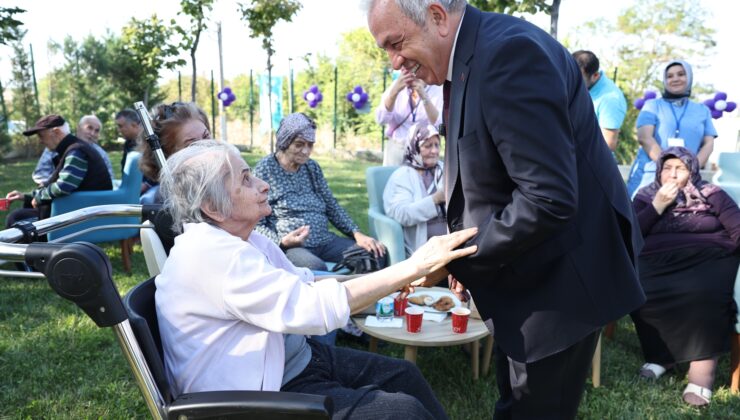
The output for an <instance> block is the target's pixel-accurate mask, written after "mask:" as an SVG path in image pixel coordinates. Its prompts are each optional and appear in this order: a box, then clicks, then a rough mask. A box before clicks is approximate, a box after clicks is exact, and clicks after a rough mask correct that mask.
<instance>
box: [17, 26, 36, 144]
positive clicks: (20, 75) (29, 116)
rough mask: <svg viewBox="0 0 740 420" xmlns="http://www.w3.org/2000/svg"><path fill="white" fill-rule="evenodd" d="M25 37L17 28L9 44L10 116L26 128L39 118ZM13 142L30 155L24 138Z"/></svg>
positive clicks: (23, 32)
mask: <svg viewBox="0 0 740 420" xmlns="http://www.w3.org/2000/svg"><path fill="white" fill-rule="evenodd" d="M25 35H26V31H25V30H22V29H19V28H17V27H16V28H14V29H13V39H15V41H13V42H12V43H11V47H12V49H13V57H12V58H11V60H10V62H11V66H12V74H13V78H12V80H11V94H12V97H13V99H12V100H11V108H12V111H11V112H10V115H11V119H15V120H20V121H23V122H24V123H25V126H26V127H31V126H33V124H34V123H35V122H36V120H37V119H38V118H39V112H38V108H37V107H36V96H35V94H34V90H33V76H32V74H31V60H30V57H29V56H28V53H27V52H26V47H25V45H24V44H23V37H24V36H25ZM13 140H14V141H16V142H17V143H19V144H20V145H21V147H22V149H23V151H24V152H25V153H26V154H27V155H28V154H30V153H31V151H32V149H33V147H32V144H31V143H30V142H29V141H28V139H27V138H26V137H24V136H16V138H14V139H13Z"/></svg>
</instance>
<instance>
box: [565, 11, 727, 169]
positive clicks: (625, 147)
mask: <svg viewBox="0 0 740 420" xmlns="http://www.w3.org/2000/svg"><path fill="white" fill-rule="evenodd" d="M708 18H709V16H708V13H707V12H706V11H705V10H704V9H703V8H702V7H701V4H700V2H699V0H680V1H676V0H644V1H641V2H637V3H636V4H635V5H634V6H632V7H630V8H627V9H625V10H624V11H622V12H621V13H620V14H619V16H618V17H617V19H616V22H615V23H609V22H607V21H605V20H598V21H593V22H587V23H585V24H584V25H583V26H582V27H580V28H579V29H578V33H577V38H579V39H589V40H591V41H592V42H597V41H598V40H600V39H601V41H602V44H604V45H609V49H610V51H615V52H616V54H614V53H610V51H604V52H603V53H601V52H598V51H594V52H595V53H596V55H597V56H599V60H600V61H601V62H602V64H601V67H602V68H609V67H611V68H612V70H611V71H609V72H608V73H607V74H608V75H609V76H610V77H611V76H612V74H613V68H614V67H616V68H618V73H617V74H618V80H617V84H618V85H619V87H620V88H621V89H622V91H623V92H624V94H625V96H626V97H627V102H628V104H631V103H632V102H633V101H634V100H635V99H637V98H640V97H642V96H643V94H644V93H645V90H646V89H653V90H656V91H661V90H662V87H663V84H662V78H663V76H662V69H663V67H664V66H665V65H666V63H667V62H668V61H669V60H671V59H675V58H684V59H687V60H688V61H689V62H691V64H692V65H693V66H694V67H695V69H696V68H700V67H701V64H702V62H703V60H704V58H706V57H707V55H708V54H709V53H710V52H711V51H712V47H714V46H715V42H714V39H713V36H714V32H715V31H714V29H712V28H711V27H709V26H708V25H706V22H707V19H708ZM604 34H608V39H606V38H605V37H604ZM584 48H586V49H588V47H585V46H584ZM701 90H703V89H702V88H701V87H700V86H695V88H694V89H693V91H694V93H696V92H697V91H701ZM704 90H706V89H704ZM638 113H639V111H638V110H637V109H635V108H634V107H633V106H631V105H629V106H628V109H627V117H626V118H625V121H624V123H623V124H622V130H621V131H620V142H619V146H618V149H617V157H618V159H619V161H620V162H622V163H629V162H631V161H632V160H633V159H634V157H635V154H636V153H637V149H638V143H637V140H636V136H635V129H634V127H635V120H636V119H637V114H638Z"/></svg>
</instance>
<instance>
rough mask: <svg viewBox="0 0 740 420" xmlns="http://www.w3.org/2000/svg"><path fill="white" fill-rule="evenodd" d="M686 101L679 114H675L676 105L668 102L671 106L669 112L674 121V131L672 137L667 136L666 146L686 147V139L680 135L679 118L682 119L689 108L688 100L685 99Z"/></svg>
mask: <svg viewBox="0 0 740 420" xmlns="http://www.w3.org/2000/svg"><path fill="white" fill-rule="evenodd" d="M685 102H686V103H685V104H684V106H683V112H681V116H680V117H679V116H677V115H676V109H675V108H676V107H675V106H674V105H673V104H672V103H668V106H669V107H670V108H671V112H672V113H673V119H674V120H675V121H676V131H675V132H674V133H673V137H669V138H668V140H667V141H668V147H686V141H685V140H684V139H683V137H681V120H682V119H683V116H684V115H686V110H687V109H688V108H689V101H688V100H686V101H685Z"/></svg>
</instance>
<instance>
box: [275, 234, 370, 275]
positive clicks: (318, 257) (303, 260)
mask: <svg viewBox="0 0 740 420" xmlns="http://www.w3.org/2000/svg"><path fill="white" fill-rule="evenodd" d="M354 244H355V241H354V240H353V239H350V238H347V237H343V236H337V235H334V234H332V240H330V241H329V242H327V243H325V244H323V245H319V246H315V247H311V248H303V247H295V248H288V249H286V250H285V256H286V257H288V260H290V262H292V263H293V265H295V266H296V267H307V268H309V269H311V270H314V271H326V270H327V267H326V263H324V261H329V262H334V263H338V262H339V261H342V251H344V250H345V249H347V248H349V247H351V246H352V245H354Z"/></svg>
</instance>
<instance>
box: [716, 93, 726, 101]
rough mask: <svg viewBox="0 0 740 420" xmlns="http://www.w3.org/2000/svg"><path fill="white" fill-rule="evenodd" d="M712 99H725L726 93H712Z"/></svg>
mask: <svg viewBox="0 0 740 420" xmlns="http://www.w3.org/2000/svg"><path fill="white" fill-rule="evenodd" d="M714 100H715V101H726V100H727V94H726V93H724V92H717V93H715V94H714Z"/></svg>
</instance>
